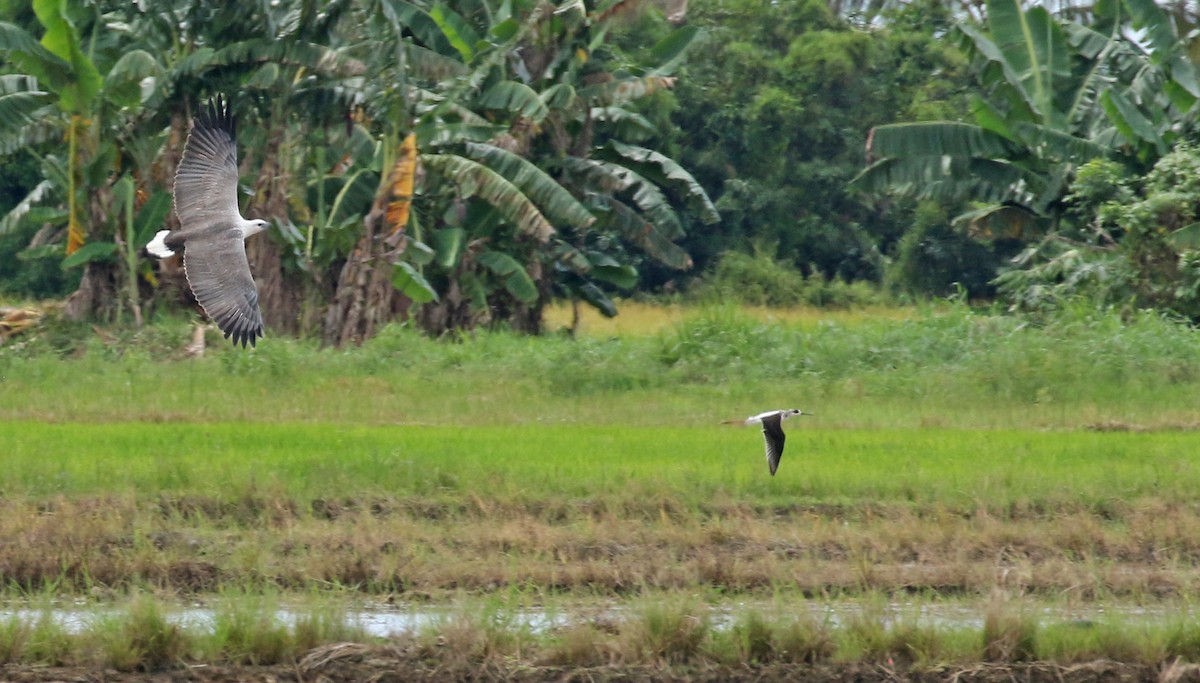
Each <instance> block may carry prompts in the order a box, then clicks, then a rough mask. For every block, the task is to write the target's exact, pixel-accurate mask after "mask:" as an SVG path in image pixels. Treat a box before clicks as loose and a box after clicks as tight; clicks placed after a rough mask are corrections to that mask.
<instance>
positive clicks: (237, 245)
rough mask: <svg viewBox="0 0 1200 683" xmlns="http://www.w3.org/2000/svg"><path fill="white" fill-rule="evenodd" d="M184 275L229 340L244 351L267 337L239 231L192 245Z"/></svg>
mask: <svg viewBox="0 0 1200 683" xmlns="http://www.w3.org/2000/svg"><path fill="white" fill-rule="evenodd" d="M183 272H184V274H185V275H186V276H187V280H188V284H189V285H190V286H191V288H192V293H193V294H195V295H196V301H198V302H200V306H201V308H203V309H204V312H205V313H207V314H208V317H210V318H212V319H213V321H214V322H216V323H217V327H219V328H221V331H222V332H224V333H225V336H226V337H232V338H233V343H234V344H239V343H240V344H241V345H242V347H243V348H245V346H246V344H247V343H249V344H250V346H254V343H255V341H256V340H257V339H258V337H261V336H262V333H263V321H262V312H261V311H260V310H259V308H258V290H257V289H255V287H254V278H253V277H251V276H250V262H249V261H248V260H247V259H246V245H245V242H244V241H243V240H242V238H241V236H240V235H239V234H238V232H237V230H236V229H234V228H232V227H230V228H229V229H227V230H225V231H224V234H222V235H218V236H216V237H215V238H211V237H209V236H205V239H197V240H191V241H189V243H188V246H187V248H186V249H185V250H184V252H183Z"/></svg>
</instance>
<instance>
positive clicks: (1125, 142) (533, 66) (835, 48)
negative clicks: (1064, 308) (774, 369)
mask: <svg viewBox="0 0 1200 683" xmlns="http://www.w3.org/2000/svg"><path fill="white" fill-rule="evenodd" d="M1194 24H1195V17H1194V16H1193V15H1191V14H1189V13H1188V10H1187V8H1186V6H1185V5H1182V4H1176V5H1170V7H1169V8H1160V7H1159V6H1158V5H1156V4H1155V3H1154V2H1151V1H1150V0H1122V1H1121V2H1106V3H1096V4H1095V5H1092V4H1087V3H1060V4H1057V5H1054V6H1052V7H1050V8H1045V7H1041V6H1029V7H1025V6H1022V5H1021V4H1020V3H1017V2H1014V1H1013V0H990V1H989V2H985V3H982V4H975V5H971V4H964V5H962V6H954V5H951V4H947V3H941V2H932V1H929V2H926V1H924V0H920V1H912V2H882V3H878V2H873V3H844V2H836V3H834V2H824V1H822V0H804V1H803V2H795V3H784V4H779V3H768V2H758V1H757V0H694V1H693V2H691V3H686V2H672V1H670V0H662V1H661V2H657V3H654V2H629V1H617V0H607V1H605V2H598V3H586V2H579V1H578V0H572V1H571V2H566V3H562V4H561V5H548V4H539V3H536V2H533V1H532V0H520V1H517V0H511V1H509V2H504V3H499V4H496V3H489V2H480V1H477V0H471V1H468V2H465V3H449V4H447V3H434V4H428V3H423V2H419V1H414V2H410V1H408V0H344V1H340V2H334V3H329V4H324V3H318V2H314V1H312V0H294V1H291V2H280V3H273V4H269V5H263V4H261V3H252V4H244V5H238V6H229V7H221V8H213V7H210V6H209V5H208V4H206V3H201V2H195V1H194V0H171V1H167V2H158V3H154V4H153V6H151V5H149V4H136V3H135V4H132V5H131V4H129V3H106V2H103V1H101V0H90V1H89V2H83V3H69V4H64V3H60V2H55V1H53V0H39V1H38V2H34V3H32V4H31V5H21V4H19V3H17V4H10V5H6V6H5V8H4V9H3V14H2V15H0V56H2V57H3V59H4V62H3V64H4V66H3V71H4V75H3V81H2V86H0V154H4V155H6V156H7V158H8V162H7V163H6V164H5V170H4V174H3V176H0V185H2V187H0V210H3V212H4V213H3V215H4V217H3V219H2V220H0V247H2V248H3V249H4V253H5V254H6V255H7V257H6V258H3V259H0V291H4V292H6V293H7V295H8V296H9V297H18V298H33V299H46V298H61V297H64V296H66V295H68V294H71V296H70V297H69V298H68V299H67V307H66V313H67V314H68V316H69V317H70V318H72V319H76V320H85V319H90V320H112V319H116V318H120V319H124V320H129V321H133V322H135V323H137V322H140V321H141V320H143V319H145V318H146V317H148V316H154V315H157V314H158V312H159V311H162V310H178V307H179V304H180V303H183V304H185V305H186V303H187V293H186V288H185V287H182V278H181V273H180V270H179V264H178V263H176V262H166V263H163V264H158V263H150V262H149V261H147V260H146V258H144V252H143V251H142V250H141V247H142V245H143V244H144V243H145V241H146V240H147V239H148V237H149V235H151V234H152V233H153V232H154V230H156V229H158V228H160V227H163V226H166V227H171V226H172V224H173V221H174V218H173V215H172V214H171V212H170V206H169V201H170V200H169V189H170V180H171V175H172V172H173V168H174V166H175V164H176V162H177V161H178V158H179V154H180V152H181V148H182V145H183V142H184V139H185V133H186V129H187V125H188V121H189V118H190V116H191V114H192V112H194V110H195V107H196V106H197V105H198V104H199V103H200V102H203V101H204V100H205V99H206V98H208V97H210V96H212V95H214V94H217V93H222V92H225V93H229V94H230V95H231V96H232V98H233V100H234V104H235V109H236V113H237V116H238V118H239V120H240V121H241V126H240V129H239V130H240V131H241V134H242V139H241V143H242V171H243V183H244V187H243V190H244V192H245V194H246V195H247V201H246V202H245V204H246V206H245V207H244V211H245V213H247V214H248V215H255V216H262V217H265V218H268V219H270V220H271V221H272V223H273V225H274V228H273V229H272V230H271V231H269V233H268V235H267V236H266V237H264V238H260V239H258V240H253V241H252V242H251V244H250V245H249V250H250V257H251V261H252V263H253V267H254V270H255V273H256V277H257V279H258V282H259V286H260V290H261V292H262V301H263V305H264V309H265V312H266V315H267V318H268V326H269V327H270V328H271V329H272V330H274V331H275V332H276V333H293V334H296V333H299V334H305V335H309V336H313V337H316V338H320V339H321V340H322V341H323V343H326V344H335V345H340V344H343V343H346V342H361V341H362V340H364V339H366V338H369V337H370V336H372V335H374V334H376V333H377V332H378V331H379V330H380V329H381V327H382V326H383V325H384V324H386V323H387V322H388V321H391V320H394V319H396V318H397V317H400V318H410V317H411V318H412V319H413V320H414V321H415V322H416V323H417V324H419V325H420V326H421V327H422V328H423V329H425V330H427V331H429V332H433V333H443V332H445V331H447V330H452V329H467V328H473V327H476V326H478V325H481V324H504V325H507V326H510V327H513V328H515V329H519V330H524V331H530V332H540V331H542V330H543V325H544V317H543V312H544V309H545V306H546V305H547V304H548V303H550V302H552V301H555V300H562V301H575V302H579V303H583V304H585V305H591V306H592V307H595V308H596V309H597V310H599V311H601V312H603V313H605V314H607V315H613V314H615V313H616V304H615V297H617V296H618V295H622V296H629V295H631V294H645V293H671V292H681V291H689V292H690V291H691V290H693V288H694V289H696V290H697V292H698V293H699V292H709V293H713V292H719V294H718V295H719V296H723V297H728V296H741V295H743V293H744V296H745V298H746V300H747V302H749V303H763V304H769V305H788V304H790V303H793V302H795V301H797V300H803V301H806V302H809V303H816V304H818V305H825V304H835V305H837V304H845V303H861V302H862V301H863V300H867V301H870V300H878V295H871V294H868V293H867V289H852V288H843V287H841V284H837V286H836V287H835V288H834V289H832V290H829V289H826V288H824V287H818V286H817V283H822V282H823V283H864V284H866V285H870V286H871V287H872V288H874V289H879V287H880V285H883V291H887V292H890V293H892V294H896V293H900V294H904V295H907V296H917V297H922V296H928V295H939V296H940V295H945V294H950V293H954V292H956V291H962V292H964V293H965V294H966V295H968V296H970V297H972V298H976V299H979V298H983V299H991V298H993V297H1000V298H1001V299H1002V300H1003V301H1004V302H1005V303H1007V304H1010V305H1012V306H1013V307H1014V308H1020V309H1024V310H1034V311H1045V310H1048V309H1050V308H1055V307H1059V306H1061V305H1063V304H1064V303H1065V302H1066V301H1068V300H1069V299H1071V298H1072V297H1078V296H1083V297H1087V298H1089V299H1090V300H1092V301H1098V302H1101V303H1105V304H1120V305H1130V306H1133V307H1135V308H1144V307H1154V308H1159V309H1168V310H1172V311H1174V312H1176V313H1178V314H1180V315H1183V316H1187V317H1194V316H1195V315H1196V312H1197V310H1200V308H1197V306H1198V305H1197V304H1196V302H1195V298H1196V292H1197V291H1200V286H1197V285H1196V283H1195V282H1193V280H1194V279H1195V273H1196V272H1200V271H1198V270H1197V269H1196V268H1195V267H1194V264H1193V263H1192V262H1193V261H1195V258H1194V254H1193V246H1194V244H1195V243H1196V239H1195V238H1194V234H1195V232H1196V230H1195V228H1194V227H1193V226H1194V224H1195V215H1196V201H1197V198H1196V197H1195V196H1193V195H1194V194H1195V193H1191V192H1190V191H1189V190H1188V189H1187V188H1188V187H1190V184H1189V183H1188V182H1185V181H1184V179H1186V178H1187V177H1191V176H1192V175H1194V174H1189V171H1190V169H1191V168H1192V166H1194V165H1195V162H1194V159H1193V157H1194V156H1195V151H1194V147H1193V146H1191V145H1190V144H1189V140H1191V139H1192V138H1193V136H1194V135H1193V133H1194V122H1195V115H1194V112H1195V105H1196V101H1197V97H1200V86H1198V85H1197V79H1196V75H1195V68H1194V66H1193V63H1192V60H1191V52H1190V45H1191V44H1190V43H1189V42H1188V41H1189V40H1191V39H1190V38H1187V36H1190V35H1192V33H1190V32H1189V31H1190V29H1191V27H1192V26H1193V25H1194ZM1035 35H1036V36H1043V35H1044V36H1046V39H1045V40H1044V41H1043V40H1041V39H1040V38H1038V39H1037V40H1033V39H1032V38H1030V36H1035ZM864 151H865V156H864ZM851 181H853V182H851ZM751 263H757V264H758V265H753V266H752V265H751ZM771 264H774V265H771ZM775 266H778V268H775ZM752 271H754V272H753V276H754V277H758V278H760V279H759V280H758V281H756V282H755V283H753V284H751V285H750V286H742V285H743V284H744V283H745V281H746V277H747V275H748V274H751V272H752ZM784 271H792V272H793V273H798V274H799V275H782V277H781V273H783V272H784ZM998 276H999V277H998ZM801 278H802V279H801ZM716 281H723V282H724V284H723V285H720V286H715V285H714V284H713V283H714V282H716ZM697 283H699V285H698V286H697ZM794 290H802V293H800V294H793V293H791V292H792V291H794Z"/></svg>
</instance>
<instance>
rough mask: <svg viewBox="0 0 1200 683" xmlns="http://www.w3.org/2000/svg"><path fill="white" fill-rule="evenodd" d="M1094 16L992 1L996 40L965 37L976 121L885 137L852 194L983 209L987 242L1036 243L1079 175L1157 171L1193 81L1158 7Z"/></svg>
mask: <svg viewBox="0 0 1200 683" xmlns="http://www.w3.org/2000/svg"><path fill="white" fill-rule="evenodd" d="M1095 11H1096V20H1095V22H1094V23H1093V24H1092V25H1090V26H1085V25H1083V24H1081V23H1079V22H1077V21H1073V20H1070V21H1069V20H1065V19H1060V18H1057V17H1055V16H1054V15H1052V14H1051V13H1050V12H1048V11H1047V10H1046V9H1045V8H1044V7H1040V6H1033V7H1028V8H1025V7H1023V4H1022V3H1020V2H1018V1H1017V0H989V1H988V3H987V27H986V29H981V28H978V27H976V26H975V25H974V24H971V23H966V22H964V23H960V24H959V26H958V31H959V33H960V34H961V35H962V36H963V38H964V45H965V47H966V48H967V49H968V51H969V52H970V53H972V54H973V55H974V56H975V59H976V64H977V71H978V75H979V79H980V84H981V92H980V93H979V94H977V95H976V96H975V97H974V98H973V111H972V114H973V117H974V121H973V122H972V123H963V122H949V121H933V122H922V123H903V124H892V125H886V126H878V127H876V128H875V129H874V130H872V131H871V135H870V138H869V141H868V149H867V152H868V162H869V163H870V165H869V166H868V167H867V168H866V169H865V170H864V171H863V172H862V173H861V174H860V175H859V176H858V177H857V178H856V179H855V180H854V184H855V185H857V186H858V187H860V188H863V189H865V190H868V191H891V192H895V193H897V194H901V195H908V196H914V197H933V198H938V199H944V200H948V201H962V200H970V201H974V202H977V203H978V206H977V208H976V209H975V210H973V211H971V212H970V213H968V214H964V215H963V216H960V219H961V220H964V221H967V222H969V223H970V224H971V225H972V226H974V227H975V228H977V229H978V230H979V232H981V233H983V234H995V233H997V232H1004V233H1008V234H1017V235H1021V234H1023V233H1024V232H1025V230H1027V229H1030V228H1032V229H1033V230H1032V232H1033V233H1034V234H1038V233H1044V232H1045V231H1046V230H1047V229H1051V228H1052V227H1053V226H1054V225H1055V223H1056V222H1057V219H1058V217H1059V216H1060V215H1061V212H1062V208H1063V203H1062V200H1063V197H1064V196H1065V195H1066V193H1067V191H1068V183H1069V181H1070V178H1071V176H1072V173H1073V172H1074V170H1075V169H1077V168H1078V167H1079V166H1080V165H1081V164H1084V163H1086V162H1088V161H1089V160H1092V159H1097V158H1106V157H1109V158H1114V159H1116V160H1118V161H1121V162H1122V163H1124V164H1126V165H1128V166H1130V167H1131V168H1140V167H1144V166H1145V165H1146V164H1148V163H1151V162H1153V160H1154V159H1156V158H1158V157H1159V156H1161V155H1162V154H1164V153H1165V152H1166V151H1167V150H1168V149H1169V148H1170V146H1171V144H1172V143H1173V142H1174V140H1175V139H1176V137H1177V136H1178V135H1179V134H1180V132H1181V128H1182V123H1183V122H1184V121H1185V120H1187V118H1188V117H1190V116H1191V115H1192V111H1193V109H1194V106H1195V104H1196V101H1197V98H1198V97H1200V86H1198V85H1197V82H1196V77H1195V73H1194V69H1193V67H1192V66H1191V63H1190V62H1189V61H1188V60H1187V59H1186V58H1185V56H1186V55H1185V54H1184V52H1183V45H1184V44H1183V42H1182V41H1179V40H1178V39H1177V37H1176V36H1175V35H1174V33H1173V29H1172V28H1171V23H1170V20H1169V17H1168V16H1167V15H1166V14H1165V13H1164V12H1163V11H1162V10H1161V9H1160V8H1158V7H1157V6H1156V5H1155V3H1153V2H1152V1H1151V0H1123V1H1122V2H1112V3H1100V4H1097V6H1096V10H1095ZM1131 34H1135V35H1140V36H1142V38H1140V39H1138V40H1134V39H1131V38H1129V35H1131ZM1025 236H1029V235H1028V234H1026V235H1025Z"/></svg>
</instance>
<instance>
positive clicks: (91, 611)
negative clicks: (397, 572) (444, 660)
mask: <svg viewBox="0 0 1200 683" xmlns="http://www.w3.org/2000/svg"><path fill="white" fill-rule="evenodd" d="M985 609H986V608H985V606H984V605H981V604H950V603H920V602H911V603H905V602H892V603H886V604H882V603H862V602H856V601H839V602H832V603H826V602H815V601H810V602H799V603H797V604H794V605H787V606H784V605H780V604H777V603H741V602H739V603H732V604H722V605H715V606H711V607H710V611H709V613H708V616H709V618H710V619H711V623H712V625H713V627H714V628H717V629H722V628H728V627H730V626H731V625H732V624H733V623H735V621H736V620H737V617H738V615H739V614H742V613H745V612H756V613H758V614H760V615H762V616H763V617H764V618H766V619H768V620H769V619H773V618H776V617H781V618H785V619H786V618H791V617H794V616H803V611H804V610H807V611H808V613H809V616H811V617H813V618H814V619H816V620H817V621H818V622H819V623H824V624H826V625H829V626H833V627H837V626H842V625H845V624H846V623H848V622H851V621H854V620H857V619H867V620H869V621H875V622H879V623H882V624H883V625H885V626H890V625H893V624H901V623H902V624H919V625H923V626H932V627H937V628H969V629H979V628H982V627H983V622H984V614H985ZM218 612H219V610H217V609H215V608H211V607H203V606H178V607H164V608H163V616H164V618H166V619H167V621H169V622H170V623H173V624H177V625H179V626H181V627H184V628H189V629H197V630H211V629H212V628H213V627H214V626H215V624H216V619H217V614H218ZM124 613H125V610H123V609H121V608H119V607H112V606H107V605H99V606H90V607H89V606H77V607H47V608H34V607H14V608H7V609H0V623H6V622H9V621H11V620H14V619H15V620H18V621H21V622H26V623H34V622H37V621H39V620H41V619H50V620H51V621H52V622H53V623H55V624H57V625H58V626H60V627H61V628H63V629H64V630H66V631H67V632H69V633H79V632H82V631H84V630H87V629H88V627H89V626H90V625H91V624H93V623H97V622H104V621H106V620H109V619H113V618H118V619H119V618H120V617H121V616H122V615H123V614H124ZM313 613H314V612H313V611H307V610H300V609H291V608H279V609H276V610H275V612H274V618H275V620H276V622H277V623H279V624H283V625H286V626H291V625H293V624H295V623H297V622H298V621H300V620H302V619H304V618H306V617H309V616H310V615H312V614H313ZM344 614H345V618H346V622H347V625H349V626H353V627H357V628H359V629H361V630H362V631H363V633H365V634H367V635H369V636H374V637H381V638H386V637H389V636H395V635H400V634H406V633H415V632H419V631H421V630H424V629H427V628H434V627H436V626H437V625H438V624H440V623H445V622H448V621H451V620H454V619H460V618H464V617H466V618H476V617H475V616H474V614H480V615H484V614H486V615H487V618H488V619H490V620H494V622H495V623H496V625H497V626H501V627H507V628H525V629H528V630H530V631H532V632H534V633H544V632H546V631H550V630H552V629H555V628H561V627H565V626H570V625H572V624H578V623H586V622H590V621H607V622H612V621H621V620H623V619H626V618H630V617H636V615H637V614H638V612H637V611H636V610H635V608H633V607H630V606H627V605H610V606H603V605H600V606H596V605H592V606H589V607H587V608H582V609H572V608H560V609H553V610H547V609H542V608H514V609H487V610H484V609H483V608H480V610H479V611H478V612H474V613H472V612H471V611H470V610H469V609H466V608H464V607H461V606H458V607H428V606H424V605H422V606H413V607H411V608H405V607H383V606H381V607H372V606H364V607H359V608H355V609H348V610H345V611H344ZM1024 614H1026V615H1028V616H1032V617H1035V618H1036V619H1037V620H1038V621H1039V623H1040V624H1042V625H1051V624H1073V625H1078V626H1089V625H1091V624H1094V623H1097V622H1103V621H1104V620H1106V619H1113V618H1117V619H1121V620H1124V621H1130V620H1132V621H1144V622H1154V621H1158V620H1162V619H1167V618H1178V617H1188V618H1196V616H1197V614H1196V613H1195V612H1194V611H1193V610H1191V609H1189V608H1185V607H1176V606H1143V605H1128V604H1118V605H1111V604H1110V605H1100V604H1088V605H1082V606H1059V605H1055V606H1036V605H1030V606H1026V608H1025V612H1024Z"/></svg>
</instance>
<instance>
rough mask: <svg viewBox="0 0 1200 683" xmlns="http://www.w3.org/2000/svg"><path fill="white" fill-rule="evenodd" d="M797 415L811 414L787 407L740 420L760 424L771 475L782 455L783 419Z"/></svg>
mask: <svg viewBox="0 0 1200 683" xmlns="http://www.w3.org/2000/svg"><path fill="white" fill-rule="evenodd" d="M797 415H812V413H806V412H804V411H802V410H799V409H798V408H789V409H786V410H768V411H766V412H763V413H759V414H758V415H751V416H750V417H748V418H746V419H745V420H743V421H742V424H744V425H747V426H748V425H762V430H763V440H764V442H765V444H766V447H767V467H768V468H769V469H770V471H771V476H775V470H776V469H778V467H779V458H780V456H782V455H783V443H784V441H786V440H787V437H786V436H784V433H783V421H784V420H786V419H787V418H789V417H795V416H797ZM737 423H738V420H730V421H729V422H727V424H737Z"/></svg>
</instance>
